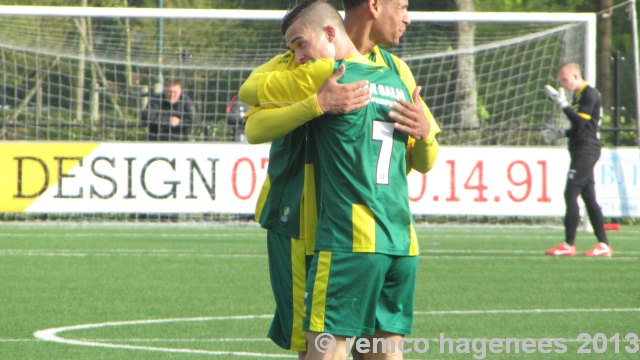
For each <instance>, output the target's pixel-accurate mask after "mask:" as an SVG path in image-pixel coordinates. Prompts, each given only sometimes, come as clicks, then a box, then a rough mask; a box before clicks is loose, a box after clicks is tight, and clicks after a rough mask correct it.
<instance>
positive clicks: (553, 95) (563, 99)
mask: <svg viewBox="0 0 640 360" xmlns="http://www.w3.org/2000/svg"><path fill="white" fill-rule="evenodd" d="M544 90H545V91H546V92H547V96H548V97H549V100H551V101H553V102H554V103H556V105H558V107H560V109H564V108H566V107H567V106H569V102H568V101H567V96H566V95H565V94H564V89H563V88H560V91H558V90H556V89H555V88H554V87H553V86H551V85H545V87H544Z"/></svg>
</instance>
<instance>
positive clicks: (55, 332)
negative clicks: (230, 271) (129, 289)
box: [0, 308, 640, 358]
mask: <svg viewBox="0 0 640 360" xmlns="http://www.w3.org/2000/svg"><path fill="white" fill-rule="evenodd" d="M608 312H618V313H627V312H640V308H627V309H624V308H620V309H616V308H611V309H513V310H509V309H495V310H449V311H418V312H415V315H488V314H491V315H495V314H505V315H513V314H547V313H608ZM271 317H272V315H238V316H217V317H197V318H174V319H156V320H134V321H117V322H105V323H97V324H84V325H74V326H65V327H58V328H51V329H45V330H38V331H36V332H35V333H34V336H35V338H36V339H38V340H43V341H50V342H55V343H62V344H68V345H79V346H89V347H102V348H113V349H129V350H146V351H159V352H170V353H191V354H206V355H220V356H246V357H260V358H296V356H291V355H285V354H266V353H256V352H237V351H211V350H200V349H188V348H168V347H154V346H140V345H126V344H115V343H114V342H123V341H125V342H142V340H143V339H93V340H90V339H82V340H80V339H68V338H63V337H61V336H60V335H59V334H61V333H63V332H69V331H76V330H88V329H99V328H105V327H119V326H135V325H149V324H166V323H175V322H202V321H220V320H254V319H268V318H271ZM21 340H22V339H9V341H21ZM177 340H184V341H191V342H195V341H207V340H213V341H216V342H232V341H233V342H238V341H243V340H244V339H238V338H231V339H174V342H177ZM246 340H247V341H254V340H256V339H246ZM432 340H433V341H438V339H432ZM3 341H4V340H0V342H3ZM144 341H147V342H170V341H172V339H146V340H144ZM261 341H264V340H261ZM567 341H582V342H584V339H582V340H580V339H568V340H567Z"/></svg>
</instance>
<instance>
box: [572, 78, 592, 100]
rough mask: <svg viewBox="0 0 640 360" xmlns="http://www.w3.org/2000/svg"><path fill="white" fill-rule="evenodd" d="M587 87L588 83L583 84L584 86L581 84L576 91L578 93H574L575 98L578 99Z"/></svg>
mask: <svg viewBox="0 0 640 360" xmlns="http://www.w3.org/2000/svg"><path fill="white" fill-rule="evenodd" d="M587 86H589V83H588V82H586V81H585V82H584V84H582V86H580V89H578V91H576V94H575V95H574V97H575V98H578V97H580V95H582V92H583V91H584V89H586V88H587Z"/></svg>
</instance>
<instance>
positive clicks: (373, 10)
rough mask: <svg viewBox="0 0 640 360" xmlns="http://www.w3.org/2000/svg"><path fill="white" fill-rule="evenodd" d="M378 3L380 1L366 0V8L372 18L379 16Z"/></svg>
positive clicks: (379, 5)
mask: <svg viewBox="0 0 640 360" xmlns="http://www.w3.org/2000/svg"><path fill="white" fill-rule="evenodd" d="M380 2H381V0H367V8H368V10H369V13H370V14H371V15H373V17H374V18H377V17H378V15H379V14H380V7H381V6H382V4H380Z"/></svg>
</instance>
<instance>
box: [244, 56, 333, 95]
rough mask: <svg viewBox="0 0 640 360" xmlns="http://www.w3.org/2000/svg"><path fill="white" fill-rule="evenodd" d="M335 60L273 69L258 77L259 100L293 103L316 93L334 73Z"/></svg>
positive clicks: (323, 60)
mask: <svg viewBox="0 0 640 360" xmlns="http://www.w3.org/2000/svg"><path fill="white" fill-rule="evenodd" d="M334 63H335V61H334V60H333V59H320V60H316V61H310V62H307V63H305V64H302V65H299V66H295V67H290V68H288V69H283V70H278V71H271V72H269V73H268V74H266V76H264V77H261V78H260V79H258V86H257V91H258V100H259V101H260V104H261V105H264V104H284V105H286V104H291V103H295V102H298V101H301V100H303V99H305V98H307V97H308V96H311V95H314V94H316V93H317V92H318V91H319V90H320V88H321V87H322V84H324V82H325V81H326V80H327V79H328V78H329V77H330V76H331V75H332V74H333V67H334Z"/></svg>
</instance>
